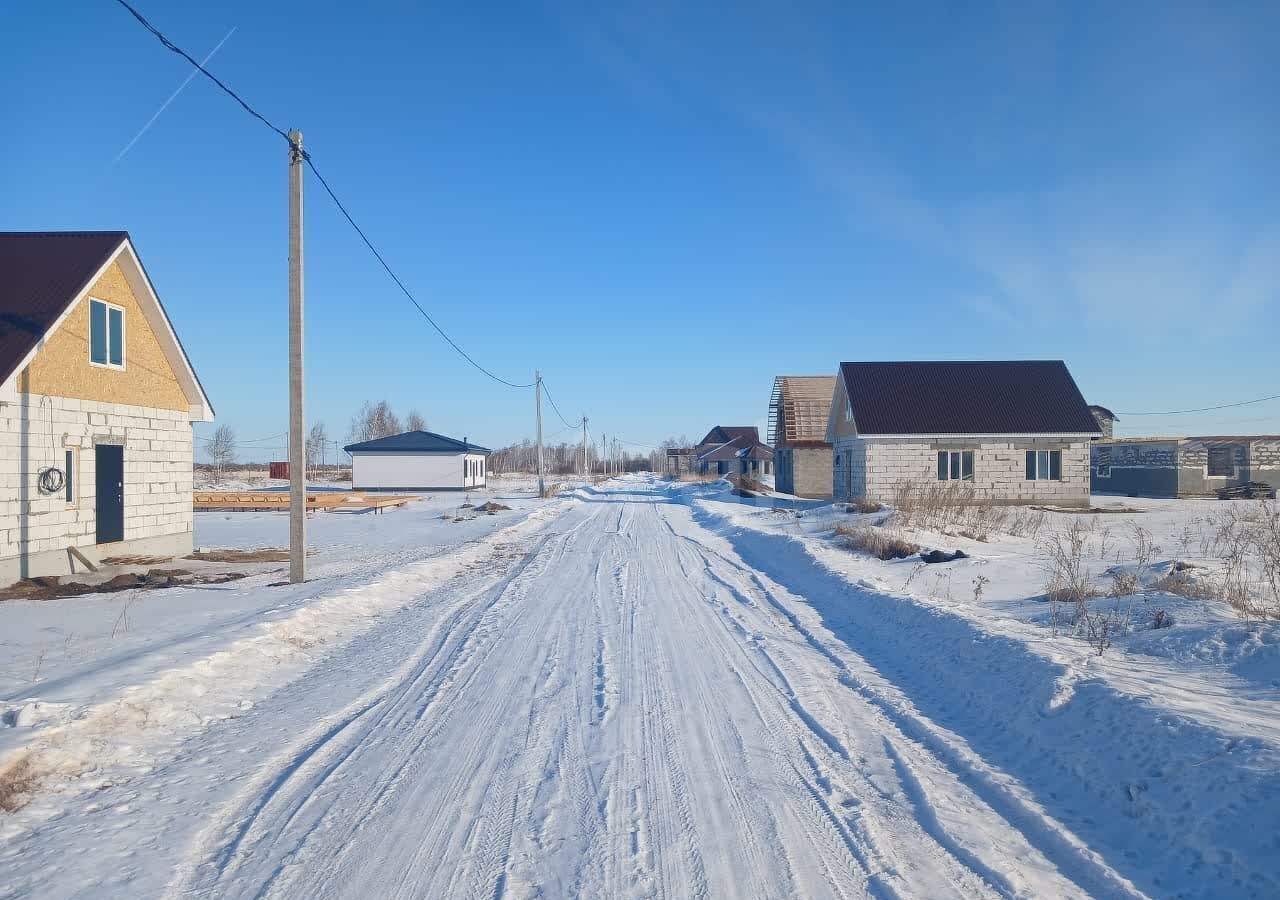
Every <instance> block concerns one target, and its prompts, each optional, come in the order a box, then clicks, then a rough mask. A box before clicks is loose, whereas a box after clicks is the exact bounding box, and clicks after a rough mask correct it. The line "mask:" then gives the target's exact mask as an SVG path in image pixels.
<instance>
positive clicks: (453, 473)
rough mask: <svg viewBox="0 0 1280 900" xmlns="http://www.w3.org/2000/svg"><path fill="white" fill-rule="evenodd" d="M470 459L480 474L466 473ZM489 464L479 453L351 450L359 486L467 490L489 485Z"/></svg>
mask: <svg viewBox="0 0 1280 900" xmlns="http://www.w3.org/2000/svg"><path fill="white" fill-rule="evenodd" d="M468 463H471V464H473V465H474V466H475V467H476V468H477V469H478V472H477V474H476V475H474V476H468V475H466V472H467V471H468V469H467V464H468ZM487 465H488V464H487V463H486V462H485V457H484V455H483V454H479V453H465V454H464V453H371V452H363V453H360V452H357V453H353V454H351V470H352V478H351V483H352V488H353V489H355V490H361V489H367V490H371V489H375V488H392V489H398V490H410V489H414V488H417V489H422V490H450V489H452V490H463V489H465V488H472V487H483V486H484V485H485V481H486V475H487V474H488V472H487Z"/></svg>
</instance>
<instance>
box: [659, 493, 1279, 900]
mask: <svg viewBox="0 0 1280 900" xmlns="http://www.w3.org/2000/svg"><path fill="white" fill-rule="evenodd" d="M676 496H677V497H678V498H682V499H684V500H686V501H687V502H689V503H690V504H691V506H692V508H693V511H694V519H695V521H697V522H698V523H699V524H701V525H703V526H705V527H707V528H709V529H712V530H715V531H717V532H718V533H719V534H720V535H722V536H723V537H724V538H725V540H726V541H727V543H728V545H729V546H730V547H731V548H732V550H733V551H734V552H736V553H737V554H738V555H739V556H741V557H742V559H743V560H744V561H746V562H747V563H748V564H749V565H752V566H754V567H756V568H757V569H759V570H760V571H762V572H763V573H766V574H767V576H768V578H769V579H772V580H773V581H775V582H776V583H777V584H779V585H781V586H782V587H785V588H786V589H787V590H788V591H789V592H791V593H793V594H795V595H797V596H801V597H804V598H806V601H807V603H806V605H805V606H804V607H801V608H793V609H790V610H788V611H787V612H788V614H789V615H792V616H793V617H794V620H795V622H796V624H797V627H798V628H799V629H800V630H801V631H802V633H803V634H805V636H806V638H807V639H808V640H810V641H812V642H813V643H815V645H818V646H825V647H829V648H831V649H830V653H831V655H832V658H833V659H835V660H838V662H839V665H840V666H841V668H842V676H841V677H842V680H844V681H845V682H846V683H847V684H848V685H849V686H850V687H851V688H852V689H854V690H857V691H859V692H860V693H862V694H864V695H865V696H867V697H868V698H869V699H871V700H872V701H873V702H875V703H876V704H878V705H879V706H880V707H881V708H882V709H883V710H884V711H885V712H886V714H887V715H889V716H890V717H891V718H892V719H893V720H894V721H895V722H896V723H897V724H898V725H899V726H900V727H901V728H902V729H903V730H904V732H906V733H907V734H909V735H911V736H912V737H914V738H915V739H916V740H918V741H920V742H921V743H922V744H924V745H925V746H927V747H928V748H929V749H930V750H931V751H933V752H934V753H936V754H939V755H941V756H942V757H943V758H947V759H949V760H950V761H951V762H952V763H953V764H954V765H955V767H956V769H957V771H960V772H963V773H965V775H964V776H963V777H964V779H965V780H966V782H967V783H968V784H969V786H970V787H972V788H973V789H974V790H975V791H977V792H978V793H979V794H980V795H982V796H983V797H984V798H985V799H986V800H987V801H988V802H989V803H991V804H992V805H993V806H995V807H996V808H998V809H1002V810H1004V811H1005V814H1006V815H1007V816H1011V817H1013V818H1014V819H1019V818H1020V819H1022V822H1021V824H1022V825H1023V826H1024V828H1025V830H1027V831H1028V832H1029V833H1032V834H1034V833H1036V831H1037V829H1036V826H1035V822H1034V818H1035V816H1037V815H1044V816H1049V817H1051V818H1052V819H1054V820H1056V821H1058V822H1061V823H1062V824H1063V825H1065V826H1066V827H1067V828H1068V829H1069V830H1070V832H1071V833H1073V834H1075V835H1077V836H1079V837H1080V838H1081V839H1082V840H1083V841H1084V842H1085V843H1087V844H1088V845H1089V846H1091V847H1105V848H1108V861H1109V862H1110V863H1111V865H1113V866H1115V867H1116V868H1117V869H1118V870H1119V871H1121V872H1122V874H1123V875H1124V876H1125V877H1127V878H1130V879H1132V880H1133V881H1134V883H1135V884H1136V885H1138V887H1139V888H1140V889H1142V890H1144V891H1146V892H1147V893H1150V894H1153V895H1158V896H1167V897H1274V896H1277V895H1278V894H1280V846H1278V845H1277V839H1276V835H1275V821H1276V813H1277V810H1278V809H1280V698H1278V697H1277V696H1276V692H1275V691H1257V690H1254V691H1250V690H1249V689H1248V688H1249V687H1250V686H1249V685H1248V684H1247V683H1237V682H1236V680H1235V676H1234V675H1233V674H1231V673H1230V672H1226V671H1223V670H1221V669H1213V670H1211V671H1210V672H1209V673H1206V672H1205V671H1204V670H1203V669H1199V668H1192V667H1189V666H1187V665H1184V664H1182V663H1183V662H1184V661H1185V660H1187V659H1189V658H1195V659H1201V658H1202V657H1203V654H1204V652H1205V648H1206V647H1209V646H1213V645H1215V643H1220V645H1221V647H1222V654H1221V656H1220V657H1219V658H1218V659H1215V661H1223V660H1225V661H1227V662H1228V663H1229V664H1230V665H1240V666H1243V667H1244V668H1245V669H1248V668H1249V663H1248V660H1250V659H1255V660H1256V659H1262V658H1264V655H1265V654H1264V653H1263V651H1265V652H1266V653H1269V652H1271V650H1273V648H1274V642H1275V631H1274V629H1248V628H1245V627H1244V626H1240V625H1235V626H1227V627H1223V626H1222V625H1220V624H1215V625H1213V626H1205V627H1206V628H1210V629H1212V634H1213V635H1214V636H1213V637H1212V638H1211V639H1210V640H1208V641H1206V640H1205V637H1204V636H1203V635H1201V636H1196V635H1194V634H1192V633H1191V632H1190V631H1186V630H1180V629H1177V628H1175V629H1162V630H1160V631H1158V632H1146V633H1145V635H1146V636H1145V637H1144V639H1143V641H1144V644H1145V645H1144V647H1143V648H1142V649H1143V652H1139V653H1125V652H1114V653H1110V654H1108V655H1107V656H1106V657H1103V658H1099V657H1097V656H1096V655H1093V654H1092V651H1091V650H1088V648H1085V649H1084V651H1082V650H1081V648H1082V647H1084V645H1083V643H1082V642H1079V641H1075V640H1074V639H1072V638H1068V637H1066V636H1058V637H1056V638H1055V637H1054V636H1052V635H1050V634H1048V633H1047V631H1046V630H1045V628H1044V627H1043V626H1039V625H1035V624H1032V623H1030V622H1028V621H1025V620H1021V619H1015V618H1011V617H1009V616H1008V612H1009V610H1010V609H1011V608H1012V609H1014V610H1021V609H1022V607H1017V606H1015V607H1008V606H1005V607H1003V615H1002V614H1001V611H1000V609H999V608H995V609H993V608H987V609H985V610H981V611H977V610H975V609H974V608H973V607H972V606H969V605H966V604H964V603H961V602H957V601H955V600H954V599H951V600H947V599H946V598H945V597H935V598H934V599H932V600H929V599H926V598H921V597H913V596H904V595H903V594H901V593H893V592H890V591H889V590H886V589H885V588H883V587H882V586H880V585H879V584H877V582H880V583H881V584H882V583H883V581H898V583H901V578H902V577H904V576H905V575H906V573H908V572H909V571H910V570H911V569H912V568H913V566H912V564H911V563H910V562H908V561H897V562H894V563H881V562H879V561H874V560H872V561H870V562H868V561H866V560H860V561H857V565H856V566H852V567H851V566H850V565H849V563H850V561H851V560H854V557H852V555H851V554H850V553H849V552H848V551H846V550H844V549H838V548H836V547H834V546H833V545H832V544H831V543H830V542H829V541H828V540H826V539H824V538H822V537H816V536H814V535H812V534H807V533H805V526H804V525H803V524H802V523H803V522H804V517H802V518H801V519H800V520H798V521H797V520H795V519H794V517H782V516H775V515H772V514H771V513H769V512H767V511H765V512H761V511H757V510H752V509H748V508H744V507H742V506H739V505H738V504H734V503H731V502H728V501H727V498H725V497H724V496H723V495H721V496H716V495H715V494H714V493H712V492H707V491H705V490H686V491H681V492H679V493H678V494H677V495H676ZM966 549H967V548H966ZM1021 564H1022V565H1023V566H1027V565H1028V564H1029V562H1028V560H1027V559H1024V560H1023V561H1022V563H1021ZM953 565H958V564H953ZM851 568H853V569H855V571H853V572H851V571H850V569H851ZM930 568H936V567H930ZM886 571H887V572H892V573H894V574H891V575H888V576H887V577H885V578H884V579H883V581H882V579H881V578H877V577H876V574H875V573H877V572H881V573H884V572H886ZM859 574H860V575H861V583H859V577H858V575H859ZM1036 574H1037V573H1035V572H1032V573H1030V574H1029V575H1028V576H1027V580H1034V577H1035V575H1036ZM868 575H869V576H870V577H867V576H868ZM1176 615H1177V613H1175V616H1176ZM1178 634H1181V635H1182V637H1181V638H1178V637H1175V635H1178ZM1229 636H1234V637H1233V638H1232V637H1229ZM1162 644H1163V647H1162V648H1161V652H1162V657H1154V656H1150V655H1147V654H1148V652H1151V651H1152V649H1153V647H1158V646H1160V645H1162ZM1179 648H1181V650H1180V649H1179ZM1192 648H1194V649H1192ZM1135 649H1137V648H1135ZM1233 661H1234V662H1233ZM1264 665H1265V664H1264ZM999 773H1008V774H1010V775H1013V776H1014V777H1015V778H1016V779H1017V780H1016V781H1010V780H1009V779H1008V778H1007V777H1006V776H1005V775H1003V774H999ZM1028 811H1031V812H1028ZM1042 834H1043V836H1044V839H1046V840H1049V839H1051V837H1050V836H1051V834H1052V831H1051V830H1043V831H1042Z"/></svg>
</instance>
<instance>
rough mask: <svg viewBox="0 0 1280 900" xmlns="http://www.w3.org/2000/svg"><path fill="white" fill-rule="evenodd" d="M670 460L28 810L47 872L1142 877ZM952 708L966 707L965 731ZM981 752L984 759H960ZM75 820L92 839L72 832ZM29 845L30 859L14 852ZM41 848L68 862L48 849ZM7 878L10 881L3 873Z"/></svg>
mask: <svg viewBox="0 0 1280 900" xmlns="http://www.w3.org/2000/svg"><path fill="white" fill-rule="evenodd" d="M803 606H804V601H803V600H802V599H801V598H797V597H795V596H793V595H791V594H790V593H789V592H788V591H787V590H786V589H785V588H784V587H782V586H781V585H780V584H778V583H776V582H774V581H773V580H771V579H770V578H769V577H768V575H767V574H765V573H763V572H761V571H760V570H758V569H755V568H751V567H749V566H748V565H747V564H746V563H744V562H743V561H742V559H741V558H739V557H738V556H737V555H736V554H735V553H734V552H733V550H732V549H731V547H730V545H729V544H728V543H727V542H725V541H724V540H722V539H721V538H719V537H718V536H716V535H715V534H713V533H712V532H710V531H708V530H707V529H706V528H704V527H703V525H700V524H698V522H697V521H695V516H694V513H693V510H692V509H691V508H690V506H688V505H686V504H684V503H682V502H679V500H678V498H675V497H674V496H673V494H672V493H671V492H669V491H667V490H666V489H665V488H663V487H662V486H660V484H659V483H658V482H655V481H648V480H644V479H639V478H636V479H624V480H621V481H617V482H613V483H612V484H611V485H610V486H609V487H607V488H604V489H600V490H598V491H597V490H590V489H587V490H586V491H584V492H583V494H582V501H581V502H577V503H573V504H571V505H569V506H568V507H567V510H566V511H565V512H564V513H563V514H562V515H559V516H558V517H554V518H549V519H548V520H547V521H546V522H545V523H543V524H538V525H537V527H533V528H529V529H528V530H527V531H525V532H522V533H520V534H519V535H518V536H517V537H516V538H512V539H508V540H504V541H501V542H498V543H496V544H495V546H494V547H493V549H492V552H491V553H489V554H488V555H487V556H485V557H483V558H481V559H480V560H479V561H478V562H477V563H476V564H475V565H474V566H473V567H472V569H471V570H470V571H468V572H466V573H464V574H463V575H461V576H459V577H456V578H454V579H452V580H450V581H449V582H448V583H446V584H445V585H443V586H435V587H433V588H431V589H430V590H426V591H425V592H424V593H422V594H421V595H420V596H418V597H416V598H414V599H413V600H412V601H411V602H409V603H407V604H406V605H405V606H404V607H403V608H402V609H401V610H400V611H399V612H397V613H395V614H394V615H390V616H388V617H386V618H385V619H382V620H380V621H379V622H378V623H377V624H375V625H374V626H373V627H372V628H371V629H369V630H368V631H367V632H366V633H364V634H362V635H360V636H359V637H357V638H356V639H354V640H352V641H351V642H350V643H349V644H347V645H346V646H345V647H343V648H342V649H340V650H338V651H336V652H334V653H332V654H330V655H328V656H326V657H325V658H323V659H322V660H321V661H320V662H319V663H317V664H316V665H315V666H314V667H312V668H310V669H309V670H307V671H306V673H305V674H304V675H302V676H301V677H299V678H298V679H296V680H295V681H293V682H292V683H290V684H288V685H287V686H285V687H283V688H281V689H280V690H278V691H276V692H274V693H272V694H271V695H270V696H268V697H267V698H266V699H265V700H264V701H263V702H261V703H259V704H258V705H256V706H255V707H254V708H252V709H251V710H248V711H247V712H246V713H245V714H244V715H241V716H237V717H235V718H231V719H227V720H225V721H221V722H217V723H214V724H213V725H211V726H210V727H209V728H208V729H207V730H206V731H204V732H203V733H201V734H200V735H199V736H198V738H193V739H192V740H190V741H188V742H187V744H186V745H185V746H184V747H183V748H182V749H181V751H180V752H179V753H178V754H177V755H176V756H174V757H172V758H170V759H167V760H165V761H164V762H163V763H161V764H160V765H157V766H156V767H155V768H153V769H150V770H148V771H145V772H142V773H139V774H138V775H137V777H136V778H133V779H131V780H130V781H129V782H128V783H127V784H123V785H117V786H114V787H112V786H109V787H107V788H105V789H104V790H103V791H102V792H101V794H100V797H99V799H98V800H97V801H96V802H95V803H94V805H93V810H94V811H100V810H103V809H116V808H121V807H123V810H124V811H125V812H126V813H127V812H129V811H130V810H133V811H135V812H136V810H138V809H144V810H147V813H146V814H145V815H143V816H140V817H139V816H130V817H127V821H128V822H129V826H128V827H129V828H130V829H131V831H130V833H128V834H124V835H122V834H121V833H120V831H119V830H117V831H112V830H111V827H110V823H109V822H104V820H103V818H102V816H101V814H99V815H97V816H82V815H81V813H80V812H78V811H71V812H69V813H68V814H67V815H65V816H63V817H62V818H60V819H57V820H54V821H51V822H49V823H47V824H46V826H45V827H44V828H42V829H41V831H40V832H37V833H35V834H33V835H31V836H30V837H29V838H28V839H27V842H26V846H25V848H24V851H23V853H22V854H21V857H22V865H21V866H16V868H21V869H24V871H23V872H21V873H19V874H20V875H21V876H22V877H18V878H16V879H14V880H12V881H10V885H11V886H17V887H18V889H19V891H20V892H21V893H32V894H37V895H40V896H71V895H83V896H110V895H121V896H124V895H128V896H152V895H162V894H165V893H166V892H167V894H168V896H171V897H175V898H176V897H205V896H210V897H297V898H302V897H307V898H317V897H326V898H327V897H359V898H367V897H379V898H396V897H428V898H431V897H449V898H452V897H486V898H489V897H548V898H553V897H591V898H598V897H752V898H760V897H797V896H800V897H862V896H876V897H927V898H942V897H966V898H968V897H982V896H996V897H1001V896H1005V897H1009V896H1026V897H1032V896H1034V897H1050V896H1052V897H1073V896H1141V895H1142V894H1141V892H1140V891H1139V890H1138V889H1137V888H1136V887H1134V885H1133V884H1131V883H1130V882H1129V881H1128V880H1127V879H1126V878H1125V877H1124V876H1123V875H1121V874H1119V873H1118V872H1117V871H1116V870H1115V869H1114V868H1113V867H1112V865H1111V864H1110V863H1109V862H1108V859H1107V854H1106V853H1105V852H1099V851H1098V850H1096V849H1091V848H1090V847H1088V846H1086V844H1085V842H1084V841H1083V840H1081V839H1080V838H1078V837H1076V836H1075V835H1074V834H1073V833H1072V832H1071V831H1070V830H1069V829H1067V828H1066V827H1064V826H1063V825H1061V824H1060V823H1059V822H1058V821H1056V820H1055V819H1054V818H1053V816H1052V815H1050V813H1049V812H1047V811H1046V810H1045V809H1044V808H1042V807H1041V806H1040V805H1039V804H1038V803H1037V802H1036V801H1035V800H1034V798H1033V797H1032V796H1031V795H1030V794H1029V792H1027V791H1026V790H1024V789H1023V788H1022V787H1021V786H1020V785H1019V784H1018V783H1017V779H1015V778H1013V777H1011V776H1009V775H1006V774H1005V773H1002V772H1000V771H999V770H998V769H995V768H993V767H991V766H989V765H987V764H985V763H984V761H983V760H981V759H968V758H966V757H965V755H966V753H968V751H967V750H966V748H964V747H963V746H960V745H956V746H954V747H948V752H946V753H938V752H936V749H937V747H936V743H937V740H943V739H944V738H936V735H935V739H934V740H933V741H932V742H930V741H922V740H919V739H918V737H919V736H918V735H915V734H912V733H911V732H912V729H911V728H904V725H903V723H904V721H907V720H910V719H911V718H912V717H913V716H915V715H916V713H915V712H914V711H913V710H911V709H909V708H904V709H901V710H891V709H890V710H887V709H886V708H885V703H884V701H883V700H882V699H879V698H877V697H876V696H874V695H873V694H872V693H871V692H869V691H868V690H867V689H866V688H865V686H864V685H861V684H860V683H859V681H858V678H857V675H856V672H857V671H858V667H859V657H857V656H856V652H855V649H854V648H853V647H851V646H845V645H843V644H842V645H840V646H839V647H832V646H830V645H829V643H828V642H826V641H824V640H823V639H821V638H820V637H819V636H817V635H815V634H814V632H813V631H812V630H811V628H810V627H809V626H807V625H806V624H805V622H806V621H807V620H806V619H804V618H803V617H802V616H801V614H800V609H801V607H803ZM938 733H941V732H940V731H939V732H938ZM957 760H959V761H960V762H957ZM71 846H74V847H77V848H78V852H79V853H80V854H81V857H80V859H79V860H77V861H75V862H68V861H67V860H66V859H65V858H62V859H60V860H58V861H56V862H55V859H56V858H57V857H58V855H59V853H60V852H61V851H64V850H65V849H66V848H68V847H71ZM10 862H15V861H14V860H12V859H11V860H10ZM34 872H43V873H44V876H45V877H41V876H40V875H36V874H33V873H34ZM4 894H5V891H4V890H3V889H0V896H3V895H4Z"/></svg>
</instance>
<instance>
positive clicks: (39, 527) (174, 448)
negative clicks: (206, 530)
mask: <svg viewBox="0 0 1280 900" xmlns="http://www.w3.org/2000/svg"><path fill="white" fill-rule="evenodd" d="M99 443H102V444H120V445H123V447H124V477H125V489H124V542H125V544H128V545H130V546H128V547H127V548H126V547H124V546H123V545H120V544H112V545H106V546H109V547H111V548H112V550H113V552H114V551H115V550H117V549H119V550H124V551H126V552H135V553H136V552H141V550H142V549H144V548H145V546H146V545H147V542H148V541H150V542H152V543H153V544H154V545H155V546H156V547H157V552H166V553H170V552H177V551H180V550H182V549H184V548H185V549H186V551H187V552H189V550H190V546H191V533H192V512H191V491H192V486H193V485H192V434H191V424H190V421H189V419H188V415H187V413H186V412H180V411H177V410H171V409H156V408H152V407H142V406H123V405H117V404H111V403H102V402H98V401H93V400H75V399H70V398H65V397H49V396H44V395H40V394H26V393H19V394H18V395H17V400H16V402H12V403H0V581H3V580H5V576H6V575H8V576H9V577H8V579H7V580H8V581H13V580H15V579H16V578H19V577H28V576H31V575H40V574H63V573H65V572H67V571H69V566H68V561H67V557H66V552H65V551H66V548H67V546H68V545H73V546H75V547H77V548H80V549H82V550H83V551H84V552H85V555H86V556H88V557H89V558H90V559H94V560H96V559H98V553H97V545H96V544H95V541H96V530H97V520H96V516H95V513H94V504H95V499H96V488H95V483H94V480H95V475H96V472H95V465H94V449H93V448H94V446H95V444H99ZM68 449H71V450H72V451H73V452H74V457H75V471H74V473H73V477H74V492H75V496H74V499H73V501H72V502H71V503H68V502H67V501H66V499H65V494H64V493H63V492H61V491H59V492H58V493H56V494H52V495H48V494H42V493H40V490H39V487H38V484H37V482H38V479H39V475H40V472H41V471H42V470H44V469H45V468H47V467H49V466H56V467H57V468H59V469H61V468H63V467H64V466H65V451H66V450H68ZM175 538H176V540H175ZM135 542H141V543H135ZM160 548H165V549H164V550H163V551H161V550H160ZM175 548H176V549H175ZM24 560H25V562H24ZM14 573H16V574H14Z"/></svg>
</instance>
